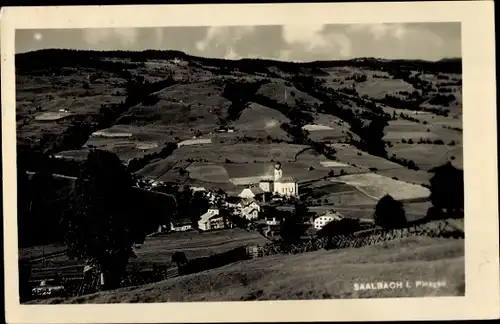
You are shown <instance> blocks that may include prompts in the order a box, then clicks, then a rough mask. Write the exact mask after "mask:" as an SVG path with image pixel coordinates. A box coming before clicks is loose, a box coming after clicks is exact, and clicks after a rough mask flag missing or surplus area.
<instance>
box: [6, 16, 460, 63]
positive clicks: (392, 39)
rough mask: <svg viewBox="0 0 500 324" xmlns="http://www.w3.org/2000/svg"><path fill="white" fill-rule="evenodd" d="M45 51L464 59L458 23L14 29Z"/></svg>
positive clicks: (20, 40)
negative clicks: (139, 51)
mask: <svg viewBox="0 0 500 324" xmlns="http://www.w3.org/2000/svg"><path fill="white" fill-rule="evenodd" d="M44 48H70V49H95V50H134V51H135V50H146V49H159V50H167V49H168V50H179V51H183V52H186V53H187V54H190V55H195V56H203V57H213V58H226V59H240V58H263V59H276V60H282V61H316V60H341V59H350V58H358V57H377V58H388V59H423V60H431V61H432V60H439V59H442V58H451V57H461V56H462V55H461V26H460V23H458V22H457V23H454V22H452V23H450V22H445V23H406V24H349V25H338V24H336V25H333V24H332V25H321V24H317V25H314V24H304V25H275V26H211V27H155V28H85V29H39V30H30V29H24V30H16V53H23V52H30V51H34V50H38V49H44Z"/></svg>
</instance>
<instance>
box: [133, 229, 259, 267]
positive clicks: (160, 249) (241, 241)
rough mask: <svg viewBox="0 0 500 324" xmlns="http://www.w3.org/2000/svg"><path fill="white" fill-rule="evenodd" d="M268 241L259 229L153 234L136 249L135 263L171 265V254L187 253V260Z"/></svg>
mask: <svg viewBox="0 0 500 324" xmlns="http://www.w3.org/2000/svg"><path fill="white" fill-rule="evenodd" d="M268 242H269V241H268V240H267V239H266V238H264V237H263V236H261V235H260V234H258V233H256V232H248V231H245V230H242V229H239V228H233V229H227V230H219V231H212V232H204V233H199V232H198V231H189V232H182V233H181V232H179V233H169V234H164V235H162V234H161V235H157V236H152V237H149V238H147V239H146V241H145V242H144V244H142V245H141V246H140V248H139V249H137V250H136V255H137V259H133V260H132V263H140V264H141V265H145V264H149V265H150V266H152V264H153V263H157V264H163V265H170V264H171V262H172V255H173V254H174V253H175V252H177V251H179V252H184V253H185V254H186V257H187V258H188V260H190V259H194V258H200V257H206V256H209V255H212V254H217V253H222V252H226V251H229V250H231V249H234V248H237V247H240V246H245V245H247V244H257V245H259V244H266V243H268Z"/></svg>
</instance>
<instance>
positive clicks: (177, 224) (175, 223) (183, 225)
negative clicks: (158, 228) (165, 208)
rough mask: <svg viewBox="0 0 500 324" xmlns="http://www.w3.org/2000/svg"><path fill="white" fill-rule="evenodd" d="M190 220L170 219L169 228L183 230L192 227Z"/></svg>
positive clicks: (177, 230) (175, 230) (176, 230)
mask: <svg viewBox="0 0 500 324" xmlns="http://www.w3.org/2000/svg"><path fill="white" fill-rule="evenodd" d="M192 228H193V227H192V225H191V220H189V219H187V218H183V219H172V220H171V221H170V229H171V230H172V231H174V232H185V231H189V230H190V229H192Z"/></svg>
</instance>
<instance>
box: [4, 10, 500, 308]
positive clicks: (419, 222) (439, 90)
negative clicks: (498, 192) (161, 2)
mask: <svg viewBox="0 0 500 324" xmlns="http://www.w3.org/2000/svg"><path fill="white" fill-rule="evenodd" d="M281 6H283V5H281ZM167 7H168V6H167ZM96 10H97V9H96ZM150 10H155V9H154V6H151V8H150ZM166 10H168V9H166ZM213 12H214V13H215V12H216V10H215V9H213ZM212 21H214V20H213V19H212ZM3 29H4V26H2V32H3ZM463 33H464V23H462V22H461V21H458V20H456V21H426V20H425V19H422V20H421V21H414V20H411V21H408V22H401V21H399V22H392V21H388V22H386V21H378V22H370V21H367V22H364V21H359V22H349V23H348V22H343V21H340V22H335V21H334V20H333V21H330V22H325V23H323V22H315V21H313V20H307V21H302V22H300V21H295V22H289V23H281V22H279V21H278V22H276V23H272V22H269V23H265V24H262V23H259V24H249V23H246V22H245V23H241V24H238V25H235V24H231V25H218V24H211V25H210V24H206V25H189V24H186V25H174V26H169V25H168V24H165V25H159V26H135V27H130V26H124V27H120V26H116V25H115V26H102V27H98V26H92V27H79V26H68V27H57V28H56V27H50V28H31V27H30V28H22V29H16V30H15V33H14V34H13V35H14V36H13V37H12V39H13V41H14V43H13V44H12V45H10V46H11V48H12V49H13V52H14V53H12V59H11V60H12V62H13V64H14V67H12V68H11V69H12V73H13V74H14V75H13V76H12V78H14V79H15V81H12V87H13V89H14V87H15V90H11V91H12V92H13V95H12V96H11V97H9V98H15V104H11V105H10V107H12V108H13V109H14V107H15V113H14V112H10V114H11V115H15V144H13V145H12V147H14V145H15V147H14V150H15V153H14V154H15V156H10V158H13V159H14V158H15V170H13V169H11V170H9V171H8V172H9V173H10V174H11V175H10V177H12V179H13V180H12V181H15V183H16V184H17V185H16V187H15V188H16V190H15V195H16V196H17V199H16V200H15V202H17V204H16V203H15V202H14V204H16V206H15V207H13V208H16V209H15V210H16V215H5V216H4V217H7V216H8V217H10V218H11V219H13V221H12V222H15V226H17V231H16V233H17V235H16V236H17V237H16V240H17V242H12V246H11V247H14V246H15V243H17V273H16V277H17V278H16V280H17V286H16V292H17V296H14V295H12V296H11V298H12V299H16V302H18V303H19V304H20V305H38V306H41V305H49V304H92V305H95V304H124V303H127V304H147V303H178V302H236V301H237V302H260V301H304V300H339V299H340V300H344V299H351V300H366V299H372V300H373V299H382V298H384V299H388V300H389V301H390V300H397V299H401V298H424V297H462V298H463V297H465V296H466V295H467V294H468V293H469V290H468V289H469V287H470V286H469V282H468V281H467V280H466V255H465V250H466V242H468V240H469V237H470V236H469V230H467V235H466V230H465V227H467V228H468V229H469V227H468V226H469V223H468V222H469V221H468V219H469V218H472V219H474V218H476V215H471V214H469V213H468V212H466V208H465V205H466V204H467V203H468V202H467V195H466V193H467V192H469V193H470V192H472V191H469V187H468V186H467V185H466V184H465V180H464V171H465V173H468V172H479V171H480V170H477V169H475V168H477V167H478V164H479V168H481V162H478V161H477V160H480V161H485V162H484V163H485V168H486V166H487V165H488V163H489V162H488V159H490V160H491V159H492V157H487V156H485V157H484V158H482V157H481V156H475V158H472V157H466V162H465V163H464V156H467V155H468V154H474V153H469V147H467V149H465V150H464V147H465V146H466V144H465V143H466V142H467V139H466V138H465V136H464V133H468V136H472V138H473V139H472V140H469V143H468V144H467V145H471V143H470V142H472V141H477V140H479V139H480V138H481V130H482V129H485V128H481V127H487V126H488V125H487V124H483V125H482V126H481V125H479V126H478V125H475V127H476V128H475V130H472V128H471V130H468V129H466V128H467V126H466V125H467V122H466V118H469V117H464V116H467V113H464V111H465V110H467V109H468V110H469V111H470V109H472V110H473V111H475V113H477V114H483V111H485V110H487V109H490V107H488V106H487V105H488V104H489V102H491V101H492V102H494V97H492V98H491V99H488V100H490V101H487V104H486V105H485V106H480V105H476V106H474V107H467V106H466V105H465V104H464V100H463V98H464V97H465V96H464V89H465V87H467V86H469V85H470V84H469V83H467V80H466V77H465V74H464V70H465V63H464V60H465V58H464V57H463V56H464V55H463V53H464V52H465V50H464V42H463V41H462V40H463ZM2 46H4V39H3V37H2ZM3 49H4V48H2V50H3ZM3 68H4V67H3V66H2V69H3ZM14 82H15V84H14ZM2 87H4V82H3V80H2ZM2 92H4V89H2ZM473 95H474V96H485V97H486V96H488V94H487V93H484V94H481V93H474V92H473ZM493 96H494V95H493ZM469 100H470V99H469ZM474 100H475V99H472V102H474ZM5 101H7V100H5V98H2V102H3V103H4V102H5ZM469 102H471V101H469ZM4 109H6V106H5V104H3V106H2V115H3V114H4ZM468 114H469V115H470V113H468ZM485 114H487V113H485ZM488 114H490V115H491V113H488ZM488 116H489V115H488ZM7 122H10V120H5V118H4V120H3V123H4V125H5V123H7ZM12 122H13V118H12ZM493 126H494V127H496V125H495V123H494V124H493ZM11 127H14V126H11ZM473 132H475V133H474V134H473ZM493 132H495V130H494V129H493ZM3 134H4V135H3V136H4V138H3V141H4V143H5V141H7V140H8V139H7V138H5V136H6V135H5V134H6V132H5V131H4V133H3ZM485 134H486V133H485ZM492 134H494V133H492ZM9 136H12V141H14V139H13V138H14V137H13V136H14V134H13V133H12V134H9ZM492 140H493V139H492ZM472 145H474V144H472ZM488 145H489V144H488ZM494 148H496V145H495V147H494ZM494 148H493V149H494ZM487 150H489V151H490V153H492V152H491V147H488V148H487ZM477 151H478V150H477V149H476V151H475V152H477ZM4 152H5V151H4ZM471 152H472V151H471ZM483 154H484V152H483ZM3 159H4V165H5V159H6V156H5V155H4V156H3ZM468 159H471V160H472V159H474V160H476V162H475V163H476V164H475V166H473V167H472V168H471V164H472V162H471V160H468ZM495 159H496V157H495ZM469 163H470V164H469ZM494 163H495V164H496V160H495V161H494ZM464 165H466V166H467V170H465V168H464ZM485 170H486V169H485ZM14 171H15V173H14ZM6 173H7V172H6V168H5V167H4V177H5V176H6ZM14 178H15V179H14ZM484 178H486V179H488V178H490V180H491V179H493V178H496V177H495V176H494V174H490V175H486V176H485V175H483V176H482V179H484ZM4 181H5V178H4ZM5 188H6V185H5V183H4V189H5ZM13 188H14V187H13ZM485 188H486V189H485V190H490V189H489V188H491V186H489V187H488V186H485ZM494 188H496V184H495V186H494ZM470 190H475V191H478V190H481V188H477V187H474V189H470ZM491 193H493V192H492V191H490V193H489V195H490V196H492V195H491ZM476 196H477V194H476ZM484 203H485V202H483V203H480V205H481V204H484ZM476 206H477V205H476ZM484 216H485V217H487V216H486V215H484ZM497 217H498V215H497ZM489 219H491V217H490V218H489ZM471 222H474V220H472V221H471ZM465 224H467V226H465ZM491 224H492V225H495V224H494V223H491ZM483 225H487V224H485V223H483ZM497 225H498V223H497ZM493 227H494V226H493ZM6 231H7V229H6ZM477 231H478V230H477V229H476V237H477V236H478V234H477ZM479 235H481V234H479ZM466 236H467V239H466ZM467 244H469V243H467ZM493 248H495V247H493ZM496 248H498V245H497V246H496ZM493 255H495V253H493ZM485 257H486V254H485ZM496 258H497V259H496V261H492V262H493V263H494V262H497V263H498V250H497V251H496ZM497 268H498V265H497ZM467 271H469V270H468V269H467ZM11 279H12V278H11ZM7 280H9V279H7ZM497 280H498V278H497ZM497 294H498V291H497ZM297 305H298V306H297V307H300V306H299V305H300V304H297ZM193 307H194V306H193ZM296 311H297V310H296Z"/></svg>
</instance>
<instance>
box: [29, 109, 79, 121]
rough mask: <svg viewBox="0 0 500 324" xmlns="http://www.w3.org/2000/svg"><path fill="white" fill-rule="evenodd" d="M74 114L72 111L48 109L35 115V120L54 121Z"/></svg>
mask: <svg viewBox="0 0 500 324" xmlns="http://www.w3.org/2000/svg"><path fill="white" fill-rule="evenodd" d="M71 115H73V114H72V113H71V112H61V111H47V112H44V113H41V114H39V115H37V116H35V120H39V121H54V120H61V119H64V118H67V117H69V116H71Z"/></svg>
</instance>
